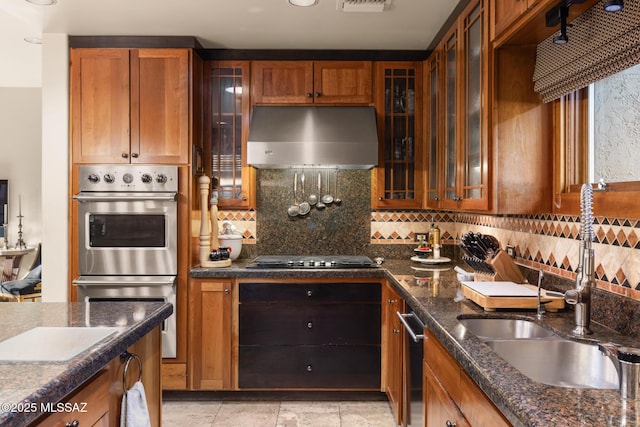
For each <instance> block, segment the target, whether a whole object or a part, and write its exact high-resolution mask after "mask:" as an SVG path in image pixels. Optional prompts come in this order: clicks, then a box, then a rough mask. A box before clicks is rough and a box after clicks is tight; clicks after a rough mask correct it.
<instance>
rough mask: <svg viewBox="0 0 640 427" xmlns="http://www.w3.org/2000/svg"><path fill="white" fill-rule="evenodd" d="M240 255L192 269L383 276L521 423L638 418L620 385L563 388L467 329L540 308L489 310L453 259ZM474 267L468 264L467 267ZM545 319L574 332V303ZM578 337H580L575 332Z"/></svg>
mask: <svg viewBox="0 0 640 427" xmlns="http://www.w3.org/2000/svg"><path fill="white" fill-rule="evenodd" d="M246 264H247V262H243V261H240V262H237V261H236V262H234V263H233V265H232V266H231V267H228V268H223V269H206V268H198V267H196V268H193V269H192V270H191V277H195V278H212V279H215V278H239V279H243V278H249V279H251V278H271V279H278V278H281V279H304V278H316V279H333V278H335V279H344V278H385V279H387V280H388V281H389V282H390V283H391V284H393V286H394V287H395V288H396V290H397V291H398V292H399V293H400V295H401V296H402V297H403V298H404V299H405V300H406V301H407V304H408V305H409V307H410V309H411V310H413V311H415V312H416V314H417V315H418V316H419V317H420V318H421V320H422V321H423V322H424V323H425V325H426V327H427V328H429V329H430V330H431V331H432V332H433V333H434V334H435V335H436V336H437V337H438V339H439V340H440V341H441V342H442V344H443V345H444V346H445V347H446V348H447V350H448V351H449V352H450V353H451V354H452V355H453V357H454V358H455V359H456V360H457V361H458V363H460V364H461V366H462V367H463V369H464V370H465V371H466V372H467V374H468V375H469V376H470V377H471V378H472V379H473V380H474V381H475V382H476V383H477V384H478V385H479V387H480V388H481V389H482V390H483V391H484V392H485V393H486V394H487V396H488V397H489V398H490V399H491V400H492V401H493V402H494V404H495V405H496V407H497V408H498V409H499V410H500V411H501V412H502V413H503V414H504V415H505V416H506V417H507V419H508V420H509V421H510V422H511V423H512V424H513V425H515V426H555V425H566V426H596V425H597V426H616V427H618V426H620V427H622V426H628V425H638V424H640V404H639V403H638V402H632V401H625V400H623V399H622V398H621V397H620V394H619V392H618V390H598V389H586V388H583V389H579V388H565V387H555V386H550V385H545V384H542V383H537V382H534V381H532V380H530V379H529V378H528V377H526V376H525V375H523V374H522V373H520V372H519V371H518V370H516V369H515V368H513V367H512V366H511V365H510V364H508V363H507V362H506V361H505V360H504V359H502V358H501V357H500V356H498V355H497V354H496V353H495V352H493V350H491V348H489V346H487V345H486V344H484V343H483V342H482V341H480V340H479V339H478V338H477V337H475V336H474V335H473V334H469V333H465V332H466V331H465V329H464V328H463V327H462V325H461V324H460V323H459V322H458V317H459V316H476V317H477V316H487V317H496V316H499V317H509V318H526V319H529V320H533V321H536V322H537V320H536V316H535V315H536V313H535V310H529V311H516V310H508V311H498V312H484V311H483V310H482V308H481V307H479V306H478V305H476V304H475V303H473V302H471V301H469V300H467V299H466V298H464V296H463V295H462V294H461V289H460V283H459V282H458V280H457V277H456V273H455V271H454V270H453V267H454V265H455V264H454V263H451V264H442V265H437V266H426V265H422V264H418V263H415V262H412V261H410V260H386V261H385V262H384V264H383V265H382V266H381V267H380V268H373V269H345V270H306V269H305V270H297V269H274V270H270V269H246V268H244V267H245V265H246ZM463 268H465V269H467V270H468V267H466V266H463ZM543 323H544V324H545V325H546V326H547V327H548V328H551V329H552V330H554V331H555V332H556V333H558V334H560V335H562V336H565V337H569V338H571V335H570V331H571V330H572V329H573V327H574V315H573V311H572V310H570V309H564V310H561V311H559V312H557V313H550V312H549V313H546V314H545V317H544V319H543ZM591 329H592V330H593V332H594V333H593V335H590V336H589V337H588V339H587V341H606V342H615V343H617V344H621V345H627V346H632V347H640V342H639V341H638V340H637V339H634V338H632V337H628V336H625V335H621V334H618V333H616V332H615V331H613V330H611V329H608V328H606V327H604V326H601V325H599V324H597V323H595V322H593V321H592V322H591ZM571 339H576V338H571Z"/></svg>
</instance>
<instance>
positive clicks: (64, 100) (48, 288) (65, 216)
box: [42, 34, 70, 302]
mask: <svg viewBox="0 0 640 427" xmlns="http://www.w3.org/2000/svg"><path fill="white" fill-rule="evenodd" d="M42 47H43V48H42V206H43V207H44V210H43V219H42V275H43V283H42V300H43V301H45V302H50V301H54V302H56V301H59V302H62V301H67V298H68V292H67V289H68V288H67V285H68V283H69V271H68V265H69V263H68V258H69V245H68V241H69V232H68V229H69V225H68V223H69V203H68V201H69V197H70V195H69V42H68V37H67V35H66V34H44V37H43V45H42Z"/></svg>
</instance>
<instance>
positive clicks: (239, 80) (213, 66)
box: [203, 61, 254, 209]
mask: <svg viewBox="0 0 640 427" xmlns="http://www.w3.org/2000/svg"><path fill="white" fill-rule="evenodd" d="M249 66H250V63H249V62H248V61H210V62H207V63H206V65H205V81H206V82H207V86H206V99H207V100H206V103H205V134H204V150H203V153H204V155H203V158H204V164H203V167H204V172H205V173H206V174H207V175H208V176H210V177H211V186H212V191H213V192H214V193H215V194H216V195H217V197H218V206H219V207H221V208H239V209H246V208H249V207H251V204H252V198H253V193H254V192H253V185H254V184H253V182H254V179H253V171H252V168H251V167H249V166H247V164H246V147H247V136H248V129H249V108H250V105H249V80H250V74H249V69H250V68H249Z"/></svg>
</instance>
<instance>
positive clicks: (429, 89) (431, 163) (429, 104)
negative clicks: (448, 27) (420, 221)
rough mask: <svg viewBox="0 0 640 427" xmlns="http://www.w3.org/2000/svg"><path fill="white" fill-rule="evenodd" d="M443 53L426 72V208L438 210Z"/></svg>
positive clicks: (434, 57) (432, 59)
mask: <svg viewBox="0 0 640 427" xmlns="http://www.w3.org/2000/svg"><path fill="white" fill-rule="evenodd" d="M441 57H442V55H441V51H440V50H436V51H434V52H433V54H432V55H431V56H430V57H429V59H428V60H427V61H426V63H425V65H426V70H425V86H426V87H425V108H426V110H427V111H426V117H427V125H426V129H425V133H426V141H427V150H428V151H427V176H426V178H427V184H426V201H425V203H426V207H427V208H431V209H438V208H439V207H440V199H442V194H441V191H440V189H441V187H442V181H443V177H442V174H441V171H442V169H441V168H440V164H441V162H442V154H441V153H440V141H441V140H442V121H443V114H442V89H441V81H442V67H441V65H440V63H441Z"/></svg>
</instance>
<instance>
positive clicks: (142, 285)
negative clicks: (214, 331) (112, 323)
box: [73, 276, 177, 358]
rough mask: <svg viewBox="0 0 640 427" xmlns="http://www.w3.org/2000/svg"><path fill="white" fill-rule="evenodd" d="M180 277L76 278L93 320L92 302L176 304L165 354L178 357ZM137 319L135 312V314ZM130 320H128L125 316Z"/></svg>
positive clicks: (165, 328)
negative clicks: (177, 294) (177, 302)
mask: <svg viewBox="0 0 640 427" xmlns="http://www.w3.org/2000/svg"><path fill="white" fill-rule="evenodd" d="M175 283H176V276H81V277H79V278H78V279H77V280H74V281H73V284H74V285H75V286H77V291H78V301H81V302H87V303H89V304H87V321H88V322H90V321H91V304H90V303H91V302H117V301H128V302H131V301H141V302H142V301H145V302H148V301H156V302H168V303H170V304H171V305H173V313H172V314H171V316H169V317H168V318H166V319H165V320H164V322H163V323H162V325H161V328H162V357H165V358H172V357H176V348H177V340H176V285H175ZM133 317H134V318H135V313H134V316H133ZM122 321H123V322H127V319H122Z"/></svg>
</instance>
